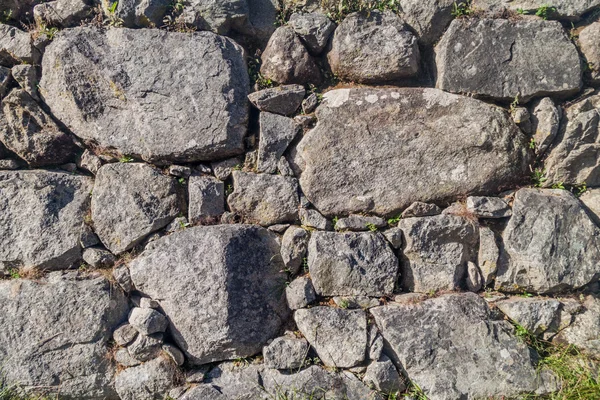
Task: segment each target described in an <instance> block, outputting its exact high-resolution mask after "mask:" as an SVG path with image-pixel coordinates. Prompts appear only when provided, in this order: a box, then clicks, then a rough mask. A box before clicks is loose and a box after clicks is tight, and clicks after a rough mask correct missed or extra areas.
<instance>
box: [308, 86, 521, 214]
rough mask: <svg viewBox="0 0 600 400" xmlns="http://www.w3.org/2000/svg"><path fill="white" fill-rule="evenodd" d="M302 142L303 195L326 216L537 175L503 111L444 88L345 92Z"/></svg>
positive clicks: (388, 207)
mask: <svg viewBox="0 0 600 400" xmlns="http://www.w3.org/2000/svg"><path fill="white" fill-rule="evenodd" d="M324 97H325V102H324V104H323V105H321V106H320V107H319V108H318V109H317V117H318V120H319V122H318V123H317V126H316V127H315V128H314V129H312V130H311V131H310V132H309V133H307V134H306V135H305V136H304V138H303V139H302V141H301V142H300V143H299V145H298V148H299V155H300V156H301V157H302V159H303V160H304V164H305V166H304V172H303V173H302V176H301V179H300V185H301V187H302V191H303V192H304V194H305V195H306V197H307V198H308V199H309V200H310V201H311V203H312V204H314V205H315V207H316V208H317V209H318V210H319V211H320V212H321V213H323V214H325V215H327V216H330V217H334V216H341V215H347V214H349V213H353V212H366V213H372V214H377V215H380V216H382V215H390V216H392V215H394V216H395V215H397V214H398V213H399V212H400V211H402V210H403V209H405V208H407V207H408V206H410V205H411V204H412V203H413V202H415V201H423V202H441V201H442V200H449V199H453V198H456V197H459V196H464V195H467V194H475V193H477V194H484V193H497V192H498V190H499V189H500V188H503V187H509V186H511V185H514V184H515V183H517V182H519V181H520V180H521V179H522V177H523V176H525V175H526V174H528V173H529V170H528V162H527V159H528V156H527V149H526V143H525V139H524V137H523V135H522V133H521V132H520V131H519V129H518V128H517V126H516V125H515V124H514V123H513V122H512V121H511V120H510V118H509V117H508V114H507V113H506V112H505V111H503V110H502V109H500V108H498V107H495V106H492V105H489V104H486V103H483V102H481V101H478V100H475V99H471V98H467V97H463V96H458V95H453V94H449V93H445V92H442V91H440V90H436V89H420V88H405V89H399V88H394V89H373V88H359V89H338V90H332V91H330V92H328V93H326V94H325V96H324Z"/></svg>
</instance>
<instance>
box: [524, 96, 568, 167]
mask: <svg viewBox="0 0 600 400" xmlns="http://www.w3.org/2000/svg"><path fill="white" fill-rule="evenodd" d="M561 117H562V112H561V109H560V108H557V107H556V106H555V105H554V101H552V99H551V98H550V97H544V98H543V99H540V100H537V101H535V102H533V103H532V105H531V130H532V132H533V140H534V141H535V152H536V153H537V154H538V155H539V156H541V155H543V154H544V153H545V152H546V150H547V149H548V147H550V145H551V144H552V142H553V141H554V138H555V137H556V135H557V133H558V129H559V127H560V119H561Z"/></svg>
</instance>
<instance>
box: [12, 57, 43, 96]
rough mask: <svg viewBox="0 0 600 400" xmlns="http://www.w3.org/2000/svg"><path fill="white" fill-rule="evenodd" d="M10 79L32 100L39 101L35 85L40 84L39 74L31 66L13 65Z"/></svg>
mask: <svg viewBox="0 0 600 400" xmlns="http://www.w3.org/2000/svg"><path fill="white" fill-rule="evenodd" d="M11 74H12V77H13V78H14V79H15V81H17V83H18V84H19V86H21V89H23V90H25V91H26V92H27V93H28V94H29V95H30V96H31V97H32V98H33V99H35V100H39V99H40V98H39V95H38V90H37V85H38V84H39V83H40V74H39V73H38V69H37V68H36V67H35V66H33V65H27V64H21V65H15V66H14V67H12V69H11Z"/></svg>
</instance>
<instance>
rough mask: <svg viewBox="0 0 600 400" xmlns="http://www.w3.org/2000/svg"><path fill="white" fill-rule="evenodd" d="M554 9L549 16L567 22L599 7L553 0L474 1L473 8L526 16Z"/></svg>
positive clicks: (585, 0) (589, 1) (584, 0)
mask: <svg viewBox="0 0 600 400" xmlns="http://www.w3.org/2000/svg"><path fill="white" fill-rule="evenodd" d="M544 6H547V7H554V10H552V11H549V12H548V14H550V16H556V17H559V18H564V19H567V20H578V19H579V17H581V16H582V15H583V14H585V13H587V12H589V11H592V10H593V9H594V8H596V7H598V6H600V1H598V0H555V1H552V2H545V1H544V0H500V1H498V0H474V1H473V7H475V8H478V9H480V10H485V11H492V12H494V11H495V12H498V11H500V10H502V9H509V10H512V11H515V12H516V11H518V10H522V12H524V13H527V14H535V13H536V12H537V11H538V10H539V9H540V8H542V7H544Z"/></svg>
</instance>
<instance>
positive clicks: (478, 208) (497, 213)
mask: <svg viewBox="0 0 600 400" xmlns="http://www.w3.org/2000/svg"><path fill="white" fill-rule="evenodd" d="M467 211H468V212H470V213H472V214H473V215H474V216H476V217H478V218H506V217H510V216H511V215H512V211H511V210H510V207H509V206H508V203H507V202H506V201H504V199H501V198H500V197H486V196H469V197H467Z"/></svg>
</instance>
